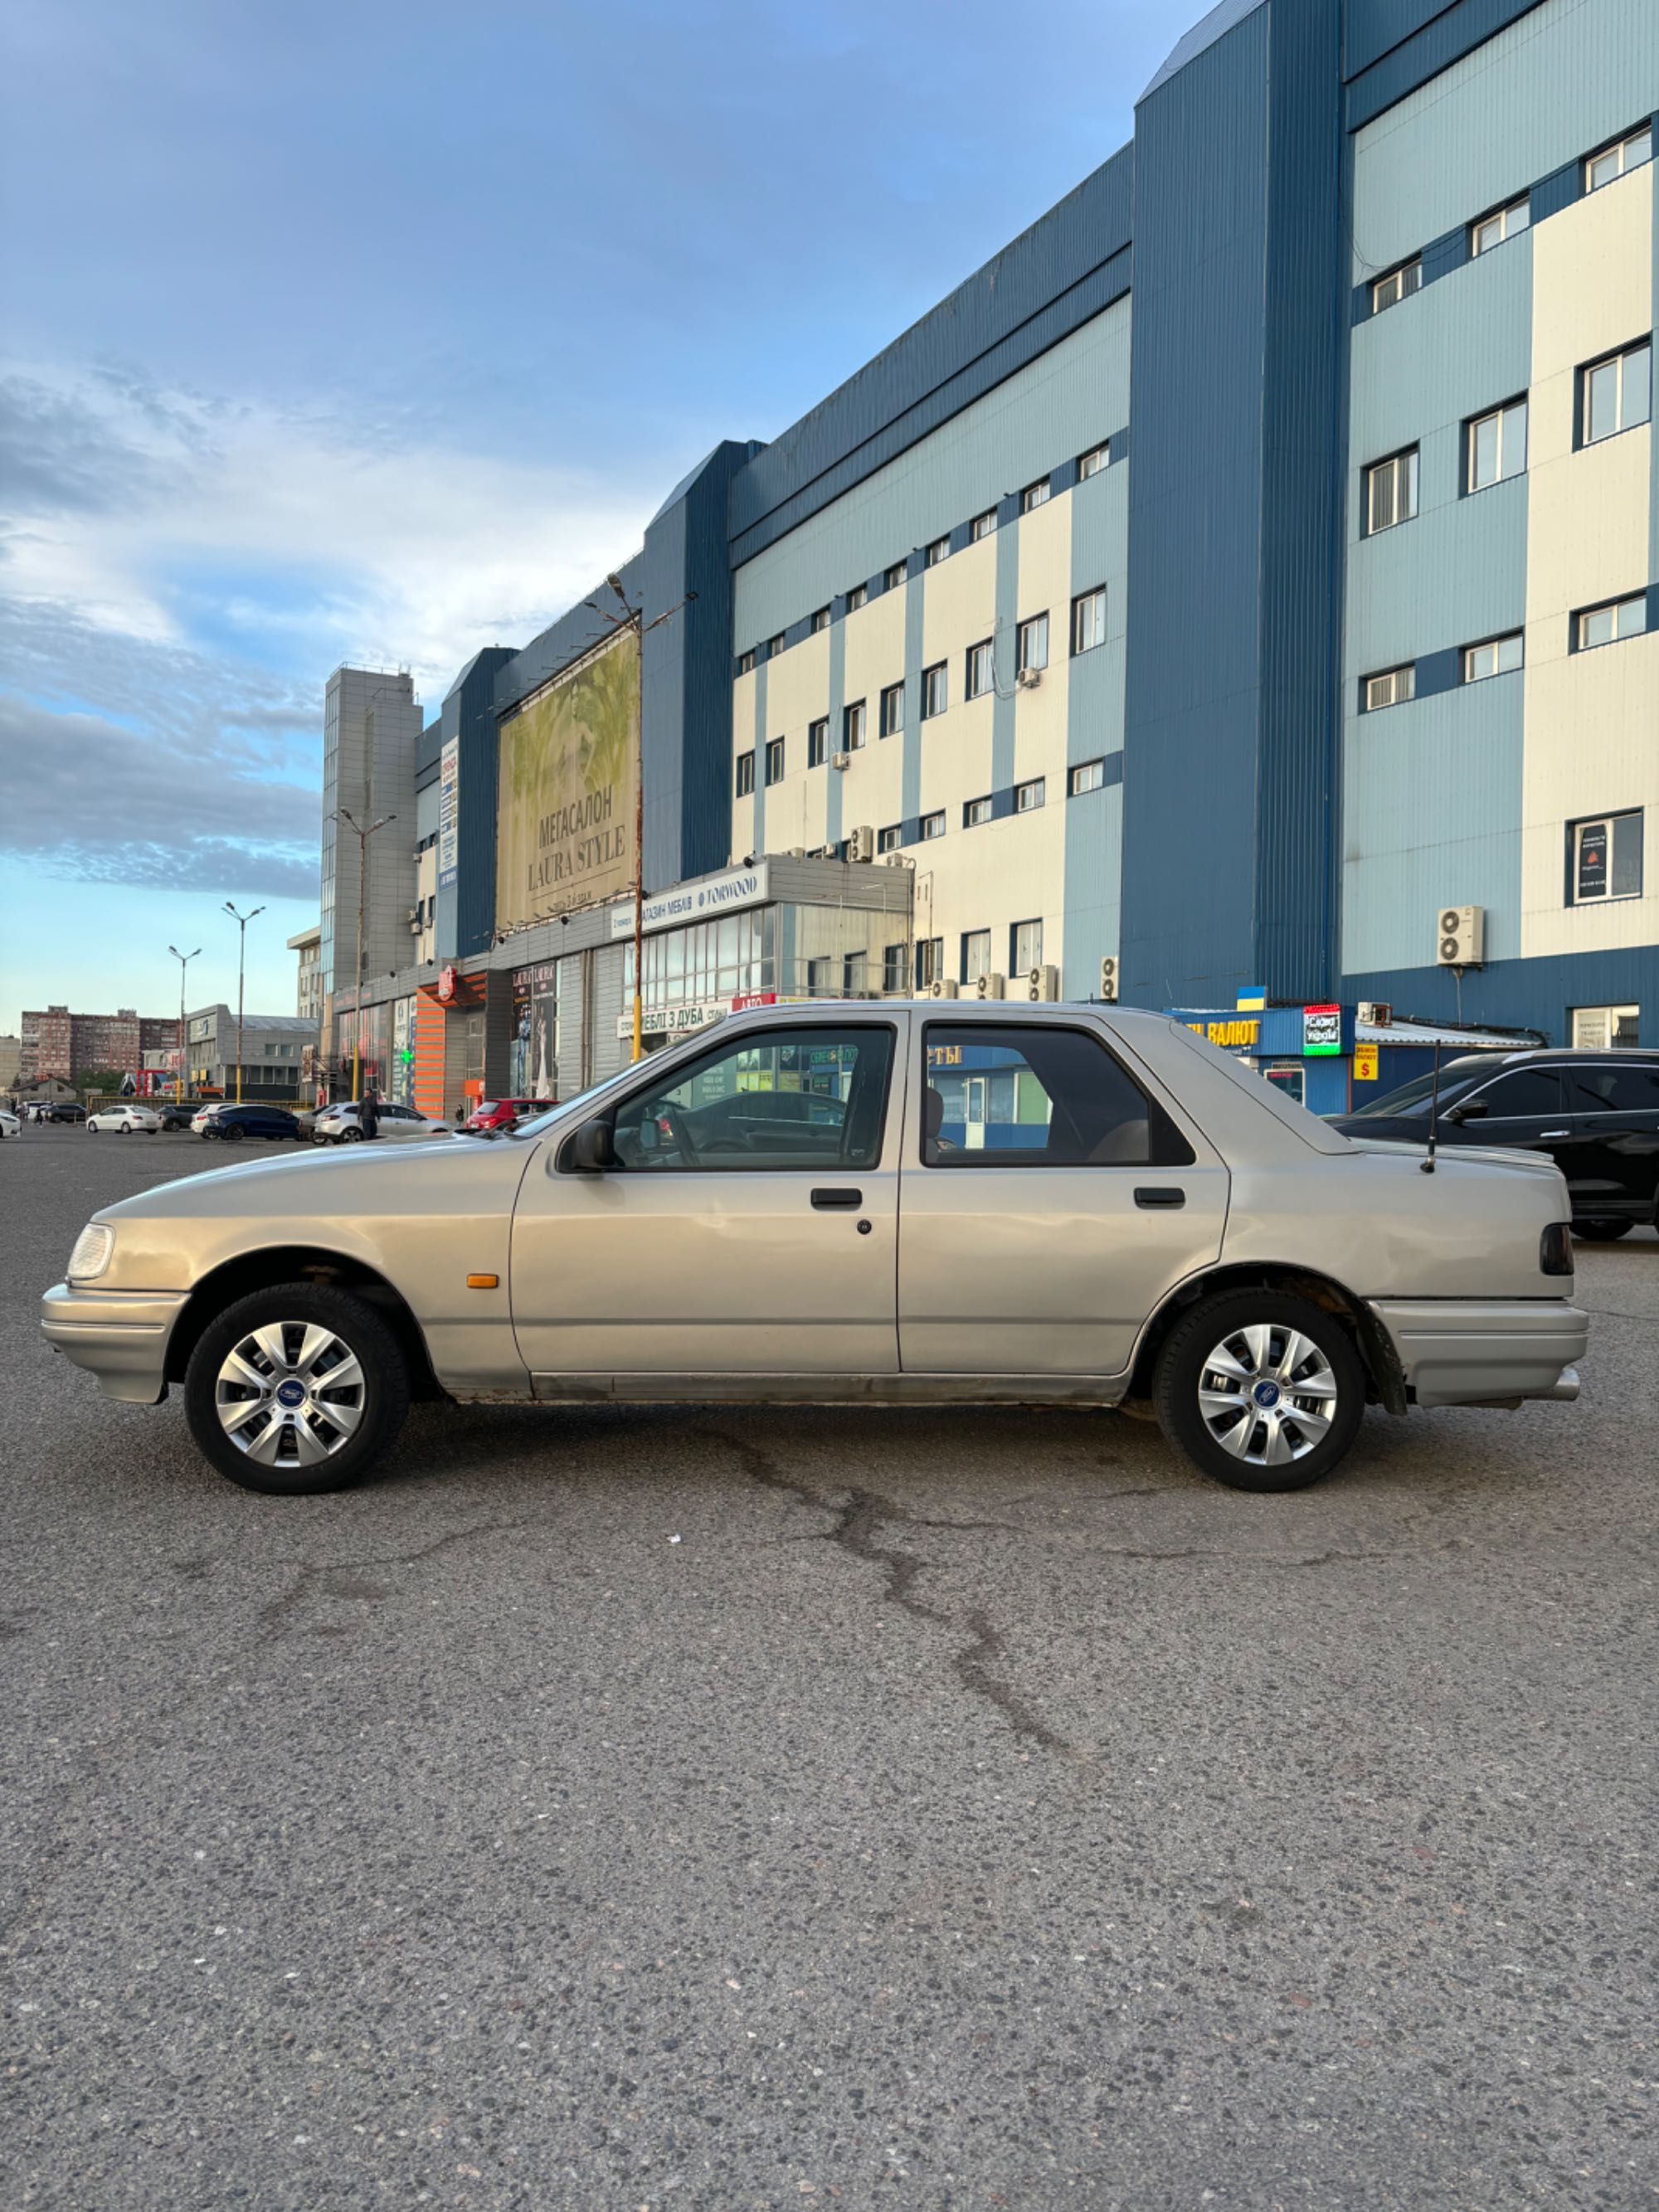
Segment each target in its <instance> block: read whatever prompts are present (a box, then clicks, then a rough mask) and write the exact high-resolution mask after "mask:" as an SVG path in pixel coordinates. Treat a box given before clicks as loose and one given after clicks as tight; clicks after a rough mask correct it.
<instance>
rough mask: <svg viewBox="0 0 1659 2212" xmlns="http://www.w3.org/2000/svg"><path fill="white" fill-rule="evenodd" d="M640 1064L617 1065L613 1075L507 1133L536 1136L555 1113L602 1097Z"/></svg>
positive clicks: (584, 1104)
mask: <svg viewBox="0 0 1659 2212" xmlns="http://www.w3.org/2000/svg"><path fill="white" fill-rule="evenodd" d="M642 1066H643V1063H642V1062H641V1061H637V1060H630V1061H629V1064H628V1066H626V1067H619V1068H618V1069H617V1073H615V1074H614V1075H607V1076H606V1077H605V1079H604V1081H603V1082H600V1083H594V1084H591V1085H589V1086H588V1088H587V1089H586V1091H578V1092H577V1093H576V1095H575V1097H574V1098H561V1099H560V1100H559V1101H558V1102H557V1103H556V1104H554V1105H552V1106H550V1107H549V1108H548V1109H547V1110H546V1112H545V1113H543V1114H538V1115H537V1116H536V1118H535V1120H534V1121H520V1123H519V1125H518V1127H516V1128H514V1129H509V1130H508V1131H507V1134H508V1136H510V1137H513V1138H518V1137H538V1136H540V1134H541V1133H542V1131H543V1130H544V1128H545V1127H547V1125H548V1123H549V1122H550V1121H551V1120H552V1119H553V1116H554V1115H556V1114H558V1115H564V1114H569V1113H572V1112H574V1109H576V1108H577V1107H578V1106H586V1105H587V1104H588V1103H590V1101H592V1100H593V1099H595V1098H602V1097H605V1094H606V1092H607V1091H614V1090H615V1089H616V1088H617V1085H618V1084H620V1083H625V1082H626V1081H627V1079H628V1078H629V1076H630V1075H638V1074H639V1073H641V1067H642Z"/></svg>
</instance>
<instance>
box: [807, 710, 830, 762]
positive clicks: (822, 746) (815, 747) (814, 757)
mask: <svg viewBox="0 0 1659 2212" xmlns="http://www.w3.org/2000/svg"><path fill="white" fill-rule="evenodd" d="M828 759H829V716H828V715H825V717H824V718H823V720H822V721H819V722H809V723H808V724H807V725H806V765H807V767H808V768H822V767H823V763H825V761H827V760H828Z"/></svg>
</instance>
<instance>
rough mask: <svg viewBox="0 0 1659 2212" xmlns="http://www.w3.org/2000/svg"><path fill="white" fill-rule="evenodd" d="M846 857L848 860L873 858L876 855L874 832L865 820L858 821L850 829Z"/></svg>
mask: <svg viewBox="0 0 1659 2212" xmlns="http://www.w3.org/2000/svg"><path fill="white" fill-rule="evenodd" d="M847 857H848V860H874V859H875V857H876V833H875V831H874V830H873V829H872V828H871V827H870V824H869V823H867V822H860V824H859V826H858V828H857V829H854V830H850V831H849V832H848V838H847Z"/></svg>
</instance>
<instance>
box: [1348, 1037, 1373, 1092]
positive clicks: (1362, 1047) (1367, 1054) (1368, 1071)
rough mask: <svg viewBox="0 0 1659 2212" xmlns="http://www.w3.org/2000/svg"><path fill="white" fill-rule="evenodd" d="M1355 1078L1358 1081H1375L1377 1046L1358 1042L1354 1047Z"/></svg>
mask: <svg viewBox="0 0 1659 2212" xmlns="http://www.w3.org/2000/svg"><path fill="white" fill-rule="evenodd" d="M1353 1079H1354V1081H1355V1082H1356V1083H1375V1082H1376V1046H1375V1045H1374V1044H1357V1045H1356V1046H1355V1047H1354V1048H1353Z"/></svg>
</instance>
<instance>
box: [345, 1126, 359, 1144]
mask: <svg viewBox="0 0 1659 2212" xmlns="http://www.w3.org/2000/svg"><path fill="white" fill-rule="evenodd" d="M362 1141H363V1133H362V1130H361V1129H359V1128H356V1127H352V1128H348V1129H342V1130H341V1132H340V1142H341V1143H342V1144H343V1145H361V1144H362Z"/></svg>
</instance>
